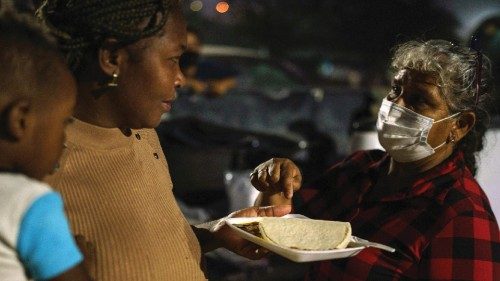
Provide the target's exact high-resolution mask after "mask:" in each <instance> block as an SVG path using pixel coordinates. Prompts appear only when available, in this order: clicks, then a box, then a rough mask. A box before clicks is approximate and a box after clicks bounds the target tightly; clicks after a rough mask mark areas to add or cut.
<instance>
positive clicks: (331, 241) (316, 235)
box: [259, 217, 352, 250]
mask: <svg viewBox="0 0 500 281" xmlns="http://www.w3.org/2000/svg"><path fill="white" fill-rule="evenodd" d="M259 230H260V233H261V235H262V237H263V238H264V239H265V240H267V241H271V242H273V243H275V244H278V245H280V246H282V247H288V248H294V249H299V250H333V249H344V248H346V247H347V244H349V241H350V239H351V232H352V230H351V224H350V223H348V222H340V221H325V220H311V219H299V218H276V217H266V218H262V220H261V221H260V222H259Z"/></svg>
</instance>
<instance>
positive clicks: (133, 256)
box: [47, 120, 205, 281]
mask: <svg viewBox="0 0 500 281" xmlns="http://www.w3.org/2000/svg"><path fill="white" fill-rule="evenodd" d="M66 144H67V149H66V150H65V152H64V153H63V156H62V158H61V161H60V168H59V170H58V171H57V173H56V174H54V175H52V176H50V177H49V178H48V179H47V182H48V183H49V184H50V185H51V186H52V187H53V188H54V189H55V190H57V191H59V192H60V193H61V194H62V195H63V198H64V203H65V206H66V211H67V215H68V218H69V221H70V224H71V227H72V230H73V233H74V234H75V235H83V236H84V238H85V240H86V241H87V242H88V243H86V247H85V248H86V249H84V250H85V251H87V252H90V253H94V257H93V258H90V259H89V260H88V262H89V265H88V267H89V268H88V269H89V271H90V274H91V275H92V277H94V278H96V280H97V281H108V280H113V281H114V280H116V281H118V280H119V281H125V280H127V281H129V280H130V281H135V280H137V281H143V280H144V281H147V280H189V281H192V280H205V277H204V274H203V272H202V270H201V269H200V265H201V251H200V246H199V244H198V241H197V240H196V237H195V235H194V233H193V231H192V230H191V227H190V226H189V224H188V223H187V221H186V220H185V218H184V217H183V215H182V214H181V212H180V210H179V207H178V206H177V204H176V202H175V199H174V196H173V194H172V181H171V179H170V174H169V171H168V167H167V162H166V160H165V156H164V155H163V152H162V150H161V147H160V144H159V141H158V136H157V135H156V132H155V131H154V130H152V129H143V130H132V135H131V136H129V137H127V136H125V135H124V134H123V133H122V132H121V131H120V130H119V129H117V128H114V129H107V128H102V127H97V126H93V125H90V124H87V123H84V122H81V121H78V120H75V122H74V123H73V124H71V125H70V126H69V127H68V129H67V141H66Z"/></svg>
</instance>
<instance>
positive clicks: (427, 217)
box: [251, 40, 500, 281]
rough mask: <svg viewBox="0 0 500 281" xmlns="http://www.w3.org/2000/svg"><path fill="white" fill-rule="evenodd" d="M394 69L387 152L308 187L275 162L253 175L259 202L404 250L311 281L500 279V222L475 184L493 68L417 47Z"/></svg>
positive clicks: (440, 48)
mask: <svg viewBox="0 0 500 281" xmlns="http://www.w3.org/2000/svg"><path fill="white" fill-rule="evenodd" d="M392 66H393V68H394V70H395V73H396V74H395V76H394V78H393V82H392V90H391V91H390V92H389V94H388V96H387V97H386V98H385V99H384V101H383V103H382V105H381V107H380V110H379V113H378V119H377V131H378V136H379V140H380V143H381V144H382V146H383V148H384V149H385V150H386V152H383V151H380V150H368V151H359V152H356V153H354V154H352V155H351V156H349V157H347V158H346V159H345V160H343V161H342V162H341V163H339V164H337V165H335V166H333V167H332V168H330V169H329V170H328V171H327V172H326V173H325V174H324V175H323V176H322V177H321V178H320V179H319V180H317V181H316V182H314V183H312V184H311V185H309V186H306V187H302V188H300V184H301V173H300V171H299V169H298V168H297V166H295V164H294V163H293V162H291V161H290V160H286V159H272V160H269V161H267V162H265V163H263V164H261V165H259V166H258V167H257V168H256V169H255V170H254V172H253V173H252V175H251V180H252V183H253V184H254V186H255V187H256V188H257V189H259V190H260V191H262V192H261V194H260V196H261V197H260V202H256V203H257V204H259V203H273V204H276V203H280V204H282V203H288V204H289V203H293V210H294V212H296V213H301V214H304V215H306V216H308V217H310V218H313V219H323V220H338V221H347V222H350V223H351V225H352V233H353V234H354V235H356V236H359V237H361V238H364V239H368V240H370V241H374V242H379V243H383V244H386V245H389V246H391V247H394V248H396V252H395V253H389V252H384V251H381V250H379V249H375V248H367V249H365V250H363V251H362V252H360V253H359V254H358V255H356V256H354V257H350V258H347V259H342V260H333V261H320V262H315V263H313V264H312V265H311V267H310V269H309V272H308V273H307V275H306V277H305V279H306V280H389V279H390V280H478V281H479V280H481V281H488V280H491V281H493V280H500V250H499V249H500V234H499V228H498V223H497V220H496V218H495V216H494V214H493V212H492V210H491V207H490V203H489V201H488V198H487V197H486V195H485V193H484V192H483V190H482V189H481V187H480V186H479V184H478V183H477V181H476V180H475V178H474V176H475V174H476V170H477V162H476V154H477V153H478V152H479V151H481V150H482V148H483V140H484V135H485V132H486V130H487V126H488V123H489V113H488V110H489V108H490V106H491V105H492V102H491V96H492V91H493V89H492V82H493V81H492V77H491V72H490V70H491V66H490V63H489V60H488V59H487V57H485V56H483V55H481V53H480V52H476V51H473V50H470V49H468V48H465V47H460V46H457V45H454V44H451V43H449V42H446V41H442V40H431V41H426V42H415V41H411V42H407V43H404V44H402V45H400V46H398V47H397V48H396V51H395V54H394V57H393V60H392ZM294 192H295V194H293V193H294Z"/></svg>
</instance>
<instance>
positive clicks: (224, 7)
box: [215, 1, 229, 14]
mask: <svg viewBox="0 0 500 281" xmlns="http://www.w3.org/2000/svg"><path fill="white" fill-rule="evenodd" d="M215 10H216V11H217V12H219V13H221V14H224V13H225V12H227V11H229V4H228V3H227V2H225V1H221V2H219V3H217V6H215Z"/></svg>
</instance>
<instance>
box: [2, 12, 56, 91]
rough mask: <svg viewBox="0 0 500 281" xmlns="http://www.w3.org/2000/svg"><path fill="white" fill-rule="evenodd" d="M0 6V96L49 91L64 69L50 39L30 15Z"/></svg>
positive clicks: (52, 40) (54, 85) (53, 42)
mask: <svg viewBox="0 0 500 281" xmlns="http://www.w3.org/2000/svg"><path fill="white" fill-rule="evenodd" d="M0 5H1V6H0V65H1V68H2V71H1V72H0V97H1V96H5V95H18V96H33V95H37V94H45V93H50V92H52V90H53V89H54V87H57V83H55V82H56V80H57V79H59V75H60V71H61V67H66V66H65V65H64V61H63V59H62V57H61V55H60V54H59V51H58V49H57V45H56V42H55V40H54V38H52V36H51V35H50V34H49V33H48V32H47V31H46V30H44V29H43V27H42V26H40V25H39V24H38V23H37V21H36V19H35V17H34V16H32V15H29V14H21V13H18V12H17V11H15V10H14V8H13V5H6V3H5V2H4V3H3V4H1V3H0Z"/></svg>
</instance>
